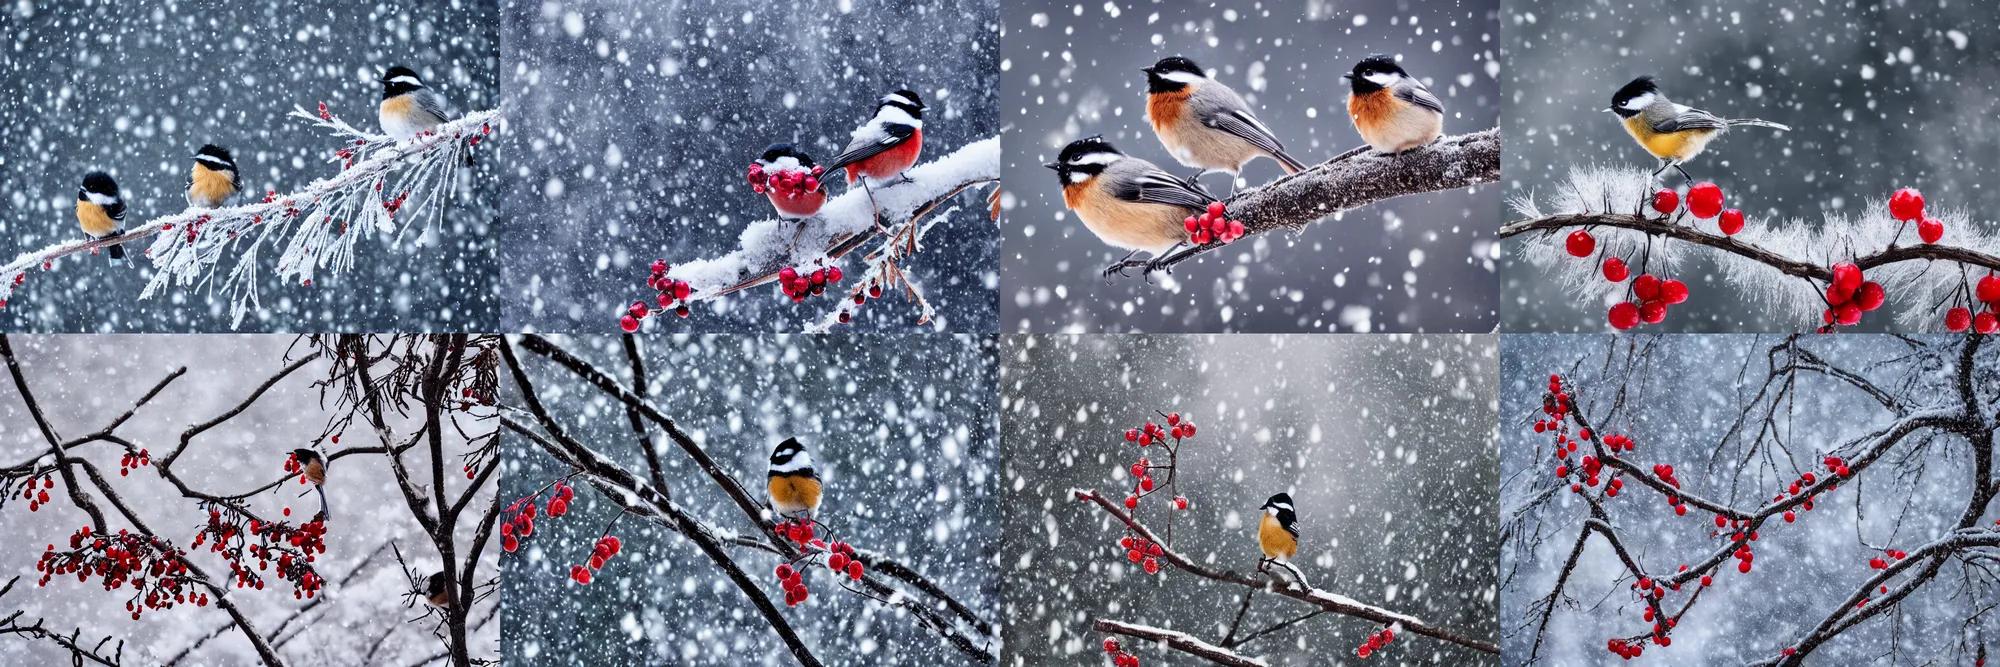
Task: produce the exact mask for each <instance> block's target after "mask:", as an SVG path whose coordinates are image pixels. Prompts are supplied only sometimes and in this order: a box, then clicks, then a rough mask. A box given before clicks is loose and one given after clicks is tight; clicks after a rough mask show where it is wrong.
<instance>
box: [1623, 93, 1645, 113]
mask: <svg viewBox="0 0 2000 667" xmlns="http://www.w3.org/2000/svg"><path fill="white" fill-rule="evenodd" d="M1652 104H1653V94H1652V93H1646V94H1644V95H1640V96H1638V97H1634V98H1632V99H1629V100H1625V103H1624V104H1620V105H1618V106H1621V107H1624V108H1626V109H1629V110H1632V111H1638V110H1640V109H1644V108H1646V107H1649V106H1652Z"/></svg>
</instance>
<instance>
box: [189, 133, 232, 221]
mask: <svg viewBox="0 0 2000 667" xmlns="http://www.w3.org/2000/svg"><path fill="white" fill-rule="evenodd" d="M239 187H240V186H239V185H238V184H237V182H236V160H234V159H231V158H230V157H229V151H226V150H223V149H222V147H220V146H216V145H214V144H209V145H206V146H202V147H201V150H199V151H196V152H195V154H194V167H193V168H192V169H191V170H190V171H189V172H188V181H187V202H188V206H191V207H194V208H216V207H218V206H221V205H222V202H225V201H228V200H229V197H230V195H234V194H236V190H237V189H238V188H239Z"/></svg>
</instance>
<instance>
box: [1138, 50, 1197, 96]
mask: <svg viewBox="0 0 2000 667" xmlns="http://www.w3.org/2000/svg"><path fill="white" fill-rule="evenodd" d="M1139 71H1141V72H1145V73H1146V92H1148V93H1171V92H1176V91H1179V90H1181V89H1183V88H1186V87H1187V86H1188V84H1189V83H1191V82H1193V81H1197V80H1200V79H1205V78H1208V71H1207V70H1203V69H1202V68H1201V66H1200V65H1196V64H1195V63H1194V61H1192V60H1188V59H1187V58H1183V57H1180V56H1167V57H1165V58H1161V59H1160V62H1156V63H1153V66H1152V67H1142V68H1139Z"/></svg>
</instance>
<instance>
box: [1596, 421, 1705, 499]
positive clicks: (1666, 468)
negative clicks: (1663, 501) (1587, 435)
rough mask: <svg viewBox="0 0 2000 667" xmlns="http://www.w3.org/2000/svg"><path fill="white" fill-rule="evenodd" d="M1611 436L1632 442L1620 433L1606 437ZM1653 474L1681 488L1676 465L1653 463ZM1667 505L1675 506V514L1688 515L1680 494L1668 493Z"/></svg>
mask: <svg viewBox="0 0 2000 667" xmlns="http://www.w3.org/2000/svg"><path fill="white" fill-rule="evenodd" d="M1611 438H1622V439H1624V440H1625V441H1626V442H1627V443H1630V442H1631V439H1630V438H1625V436H1620V435H1614V436H1610V437H1607V438H1605V440H1610V439H1611ZM1653 476H1655V477H1658V478H1660V481H1662V482H1666V483H1667V485H1668V486H1671V487H1674V489H1675V490H1679V489H1680V488H1681V478H1679V477H1676V476H1674V467H1673V466H1672V465H1669V464H1665V463H1655V464H1653ZM1667 506H1668V507H1672V508H1674V515H1675V516H1687V513H1688V508H1687V504H1685V503H1683V502H1681V497H1680V494H1676V493H1669V494H1667Z"/></svg>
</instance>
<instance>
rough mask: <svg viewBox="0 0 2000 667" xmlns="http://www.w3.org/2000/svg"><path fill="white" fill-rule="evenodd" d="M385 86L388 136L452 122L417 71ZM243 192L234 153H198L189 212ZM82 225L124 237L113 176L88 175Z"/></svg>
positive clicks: (399, 71) (82, 192) (93, 233)
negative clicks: (233, 156)
mask: <svg viewBox="0 0 2000 667" xmlns="http://www.w3.org/2000/svg"><path fill="white" fill-rule="evenodd" d="M381 83H382V102H381V104H380V105H379V106H378V108H377V119H378V120H379V121H380V122H381V124H382V132H383V134H387V135H389V138H391V139H394V140H396V141H405V140H408V139H410V138H411V137H415V136H417V135H419V134H422V133H424V132H428V131H430V130H431V128H435V127H437V126H438V125H439V124H441V123H443V122H445V121H446V120H449V119H450V118H451V113H450V112H448V111H446V110H445V104H444V99H443V98H442V97H439V96H438V94H437V92H436V91H433V90H431V89H430V88H429V87H427V86H425V85H424V81H423V78H422V77H419V76H417V73H416V72H415V71H414V70H411V69H410V68H408V67H401V66H397V67H391V68H389V69H388V71H386V72H383V73H382V79H381ZM240 189H242V184H241V181H240V180H239V177H238V175H237V170H236V160H235V158H232V157H230V156H229V151H227V150H224V149H223V148H222V147H220V146H216V145H213V144H209V145H204V146H202V147H201V150H199V151H196V152H195V154H194V166H193V167H192V168H190V170H189V171H188V178H187V203H188V207H189V208H218V207H220V206H222V204H223V202H226V201H228V200H229V198H230V197H231V196H234V195H235V194H236V192H237V191H238V190H240ZM76 222H77V226H79V227H81V228H83V233H85V234H89V235H90V237H91V238H93V239H101V238H105V237H110V236H117V235H119V234H123V233H124V231H123V228H122V225H123V224H124V222H125V199H124V197H123V196H122V195H121V194H120V193H119V191H118V182H117V181H116V180H113V179H112V178H111V175H110V174H107V173H104V172H101V171H93V172H90V173H88V174H84V175H83V187H81V188H78V189H77V191H76ZM106 253H107V254H109V255H111V259H113V260H120V259H124V258H125V249H124V247H123V245H122V244H113V245H112V246H110V248H109V249H108V250H107V251H106Z"/></svg>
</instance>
